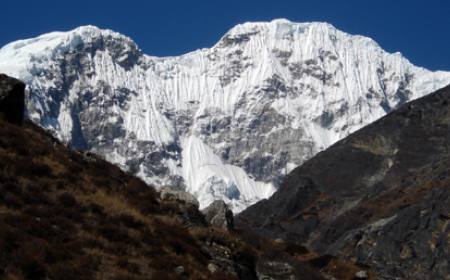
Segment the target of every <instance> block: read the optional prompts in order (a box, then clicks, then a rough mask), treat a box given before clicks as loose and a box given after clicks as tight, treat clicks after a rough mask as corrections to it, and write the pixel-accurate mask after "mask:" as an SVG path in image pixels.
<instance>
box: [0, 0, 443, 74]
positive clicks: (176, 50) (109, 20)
mask: <svg viewBox="0 0 450 280" xmlns="http://www.w3.org/2000/svg"><path fill="white" fill-rule="evenodd" d="M0 9H1V16H0V26H1V29H0V45H1V46H3V45H5V44H6V43H8V42H10V41H14V40H17V39H23V38H30V37H34V36H37V35H39V34H42V33H46V32H50V31H55V30H58V31H62V30H69V29H73V28H75V27H77V26H80V25H86V24H93V25H96V26H99V27H101V28H109V29H113V30H115V31H118V32H121V33H124V34H126V35H128V36H130V37H131V38H132V39H134V40H135V41H136V43H137V44H138V45H139V46H140V47H141V49H143V50H144V52H145V53H147V54H151V55H157V56H169V55H178V54H183V53H186V52H188V51H192V50H195V49H198V48H203V47H210V46H212V45H213V44H214V43H215V42H217V40H219V38H220V37H221V36H222V35H223V34H224V33H225V32H226V31H227V30H228V29H230V28H231V27H233V26H234V25H236V24H238V23H242V22H246V21H268V20H271V19H274V18H287V19H289V20H291V21H296V22H304V21H326V22H329V23H331V24H333V25H334V26H336V27H337V28H339V29H341V30H343V31H346V32H348V33H352V34H361V35H365V36H369V37H371V38H373V39H374V40H376V41H377V42H378V43H379V44H380V45H381V46H382V47H383V48H384V49H386V50H388V51H391V52H394V51H400V52H401V53H403V54H404V55H405V56H406V57H407V58H408V59H410V60H411V61H412V62H413V63H414V64H417V65H419V66H423V67H426V68H429V69H433V70H437V69H441V70H450V1H445V0H427V1H418V0H410V1H406V0H390V1H386V0H377V1H375V0H373V1H369V0H358V1H357V0H334V1H332V0H329V1H326V0H322V1H320V0H308V1H303V0H297V1H289V0H276V1H265V0H251V1H245V0H240V1H238V0H222V1H216V0H209V1H195V0H192V1H189V0H184V1H181V0H177V1H173V0H159V1H144V0H140V1H139V0H126V1H123V0H122V1H115V0H110V1H95V0H90V1H88V0H76V1H64V0H59V1H51V0H40V1H34V0H27V1H13V0H5V1H2V4H1V5H0Z"/></svg>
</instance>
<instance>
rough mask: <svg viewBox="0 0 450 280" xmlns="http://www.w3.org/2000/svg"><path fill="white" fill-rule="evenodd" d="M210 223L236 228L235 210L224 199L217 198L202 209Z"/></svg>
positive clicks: (226, 227)
mask: <svg viewBox="0 0 450 280" xmlns="http://www.w3.org/2000/svg"><path fill="white" fill-rule="evenodd" d="M202 213H203V214H204V215H205V218H206V221H207V222H208V224H210V225H212V226H215V227H219V228H224V229H229V230H232V229H233V228H234V220H233V219H234V218H233V212H232V211H231V210H230V208H229V207H228V205H227V204H226V203H225V202H223V201H222V200H216V201H214V202H213V203H211V204H210V205H209V206H208V207H206V208H205V209H203V210H202Z"/></svg>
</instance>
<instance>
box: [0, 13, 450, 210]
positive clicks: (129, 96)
mask: <svg viewBox="0 0 450 280" xmlns="http://www.w3.org/2000/svg"><path fill="white" fill-rule="evenodd" d="M0 71H2V72H5V73H7V74H9V75H11V76H15V77H17V78H20V79H22V80H23V81H25V82H26V84H27V86H28V88H29V90H30V95H29V97H28V98H27V111H28V117H29V118H30V119H31V120H33V121H34V122H36V123H38V124H40V125H41V126H43V127H45V128H47V129H49V130H51V131H53V132H54V133H55V135H56V136H57V137H58V138H59V139H61V140H63V141H64V142H67V143H69V144H70V145H72V146H73V147H75V148H77V149H83V150H90V151H91V152H94V153H97V154H100V155H102V156H104V157H105V158H106V159H107V160H109V161H111V162H114V163H116V164H118V165H119V166H121V167H122V168H123V169H125V170H127V171H129V172H131V173H133V174H136V175H138V176H140V177H141V178H143V179H144V180H146V181H147V182H148V183H152V184H154V185H156V186H162V185H173V186H178V187H180V188H183V189H185V190H187V191H188V192H190V193H192V194H194V195H195V196H196V197H197V198H198V200H199V202H200V207H201V208H204V207H206V206H208V205H209V204H211V203H212V202H213V201H215V200H223V201H225V202H226V203H227V204H230V205H231V207H232V209H233V211H235V212H239V211H241V210H242V209H244V208H245V207H246V206H248V205H250V204H252V203H255V202H256V201H258V200H260V199H264V198H268V197H269V196H270V195H271V194H272V193H273V192H274V191H275V190H276V188H277V187H278V186H279V184H280V182H281V181H282V179H283V178H284V176H285V175H286V174H287V173H288V172H289V171H291V170H292V169H293V168H294V167H295V166H298V165H299V164H301V163H303V162H304V161H305V160H307V159H309V158H310V157H312V156H313V155H315V154H316V153H318V152H319V151H321V150H323V149H325V148H327V147H328V146H330V145H331V144H333V143H334V142H336V141H337V140H339V139H342V138H343V137H345V136H347V135H348V134H349V133H351V132H353V131H355V130H357V129H359V128H361V127H362V126H364V125H366V124H368V123H371V122H372V121H374V120H376V119H378V118H379V117H381V116H383V115H384V114H386V113H387V112H389V111H391V110H392V109H394V108H396V107H398V106H399V105H401V104H403V103H405V102H406V101H408V100H411V99H415V98H417V97H420V96H422V95H424V94H426V93H429V92H432V91H434V90H436V89H438V88H440V87H442V86H444V85H446V84H448V83H449V82H450V74H449V73H447V72H430V71H427V70H425V69H423V68H420V67H416V66H414V65H412V64H411V63H410V62H409V61H408V60H407V59H405V58H404V57H402V56H401V54H399V53H395V54H390V53H387V52H385V51H383V50H382V49H381V48H380V47H379V46H378V45H377V43H375V42H374V41H373V40H371V39H369V38H366V37H362V36H354V35H350V34H346V33H344V32H341V31H339V30H337V29H336V28H334V27H333V26H331V25H329V24H326V23H317V22H313V23H293V22H289V21H287V20H274V21H272V22H265V23H264V22H257V23H245V24H240V25H237V26H236V27H234V28H232V29H231V30H230V31H229V32H227V33H226V34H225V35H224V36H223V37H222V38H221V40H220V41H219V42H218V43H217V44H216V45H215V46H213V47H212V48H210V49H202V50H198V51H195V52H191V53H188V54H185V55H182V56H178V57H168V58H157V57H152V56H148V55H145V54H143V53H142V52H141V51H140V50H139V48H138V47H137V46H136V44H135V43H134V42H133V41H132V40H131V39H129V38H128V37H125V36H123V35H121V34H118V33H115V32H112V31H110V30H100V29H98V28H96V27H93V26H84V27H80V28H77V29H75V30H72V31H69V32H54V33H49V34H45V35H42V36H40V37H37V38H34V39H29V40H22V41H18V42H14V43H11V44H8V45H6V46H5V47H3V48H2V49H1V50H0Z"/></svg>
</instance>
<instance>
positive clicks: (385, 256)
mask: <svg viewBox="0 0 450 280" xmlns="http://www.w3.org/2000/svg"><path fill="white" fill-rule="evenodd" d="M237 224H238V226H239V227H242V228H247V229H249V230H251V231H255V232H258V233H261V234H264V235H265V236H270V237H272V238H283V239H285V240H288V241H291V242H296V243H299V244H304V245H307V246H308V247H309V248H312V249H313V250H315V251H318V252H319V253H322V254H331V255H334V256H338V257H341V258H344V259H348V260H352V261H354V262H361V263H366V264H369V265H370V266H371V267H372V269H374V270H376V272H377V273H378V278H379V279H420V280H423V279H450V87H446V88H444V89H441V90H439V91H437V92H435V93H433V94H430V95H428V96H426V97H423V98H421V99H418V100H415V101H412V102H410V103H407V104H405V105H404V106H402V107H401V108H399V109H398V110H396V111H394V112H393V113H391V114H389V115H387V116H385V117H384V118H382V119H380V120H379V121H377V122H375V123H373V124H371V125H369V126H367V127H365V128H363V129H361V130H359V131H358V132H356V133H354V134H353V135H350V136H349V137H347V138H346V139H344V140H342V141H339V142H338V143H336V144H335V145H333V146H332V147H330V148H329V149H327V150H325V151H324V152H322V153H320V154H318V155H317V156H315V157H314V158H312V159H311V160H309V161H308V162H306V163H305V164H304V165H302V166H300V167H298V168H296V169H295V170H294V171H292V172H291V173H290V174H289V175H288V177H287V178H286V180H285V182H284V184H283V185H282V187H281V189H280V190H279V191H278V192H277V193H275V194H274V195H273V196H272V197H271V198H270V199H269V200H266V201H261V202H260V203H258V204H256V205H254V206H252V207H250V208H248V209H247V210H246V211H244V212H243V213H242V214H240V216H239V217H238V219H237Z"/></svg>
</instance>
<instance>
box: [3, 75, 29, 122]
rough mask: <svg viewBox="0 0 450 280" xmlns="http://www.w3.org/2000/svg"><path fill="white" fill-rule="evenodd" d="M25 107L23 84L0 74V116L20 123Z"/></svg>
mask: <svg viewBox="0 0 450 280" xmlns="http://www.w3.org/2000/svg"><path fill="white" fill-rule="evenodd" d="M24 109H25V84H24V83H22V82H21V81H19V80H17V79H14V78H11V77H8V76H7V75H4V74H0V118H3V119H5V120H7V121H9V122H11V123H15V124H22V122H23V118H24Z"/></svg>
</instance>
